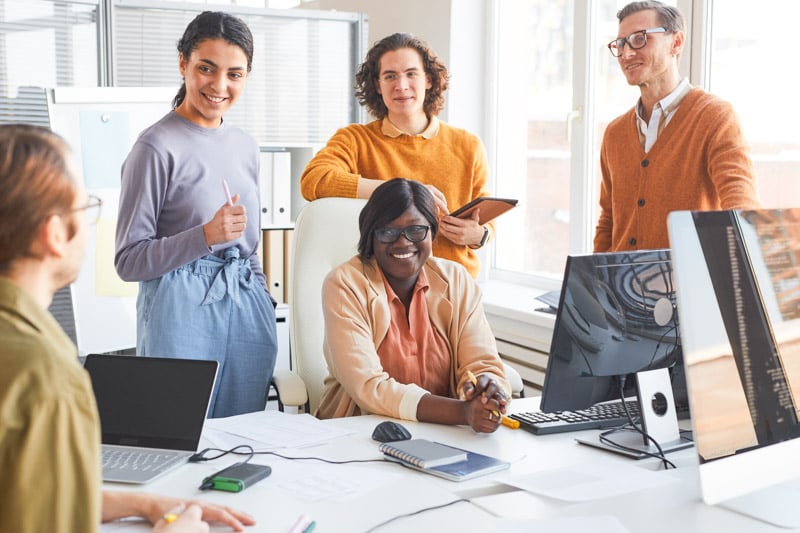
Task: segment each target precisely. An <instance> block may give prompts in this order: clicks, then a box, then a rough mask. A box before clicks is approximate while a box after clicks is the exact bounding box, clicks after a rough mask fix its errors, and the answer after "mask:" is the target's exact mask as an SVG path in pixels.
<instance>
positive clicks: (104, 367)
mask: <svg viewBox="0 0 800 533" xmlns="http://www.w3.org/2000/svg"><path fill="white" fill-rule="evenodd" d="M84 368H85V369H86V370H87V372H88V373H89V377H90V378H91V380H92V387H93V388H94V394H95V398H96V399H97V409H98V411H99V413H100V428H101V432H102V452H103V481H114V482H119V483H147V482H149V481H152V480H153V479H155V478H157V477H158V476H161V475H163V474H165V473H166V472H168V471H170V470H172V469H174V468H177V467H178V466H180V465H182V464H184V463H186V462H187V461H188V460H189V457H191V455H192V454H194V453H195V452H196V451H197V448H198V445H199V443H200V434H201V433H202V431H203V423H204V422H205V419H206V415H207V413H208V406H209V402H210V400H211V393H212V391H213V388H214V380H215V378H216V375H217V362H216V361H200V360H194V359H168V358H161V357H137V356H123V355H95V354H91V355H88V356H87V357H86V362H85V363H84Z"/></svg>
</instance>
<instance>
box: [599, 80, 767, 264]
mask: <svg viewBox="0 0 800 533" xmlns="http://www.w3.org/2000/svg"><path fill="white" fill-rule="evenodd" d="M600 167H601V170H602V173H603V181H602V186H601V189H600V208H601V212H600V218H599V220H598V223H597V231H596V233H595V238H594V250H595V252H608V251H618V250H636V249H644V250H647V249H657V248H669V235H668V233H667V215H668V214H669V213H670V212H671V211H678V210H697V211H708V210H719V209H752V208H757V207H759V201H758V191H757V189H756V177H755V173H754V170H753V164H752V161H751V160H750V157H749V147H748V146H747V143H746V142H745V139H744V136H743V134H742V131H741V127H740V126H739V120H738V118H737V116H736V113H735V111H734V110H733V108H732V107H731V105H730V104H729V103H727V102H725V101H722V100H720V99H719V98H717V97H716V96H713V95H711V94H709V93H707V92H705V91H703V90H702V89H699V88H693V89H692V90H691V91H690V92H689V94H687V95H686V97H685V98H684V100H683V102H681V104H680V106H679V107H678V109H677V111H675V115H674V116H673V117H672V120H671V121H670V122H669V124H668V125H667V127H666V128H664V130H663V131H662V132H661V133H660V134H659V136H658V139H657V140H656V143H655V144H654V145H653V147H652V148H651V149H650V151H649V152H648V153H644V150H643V149H642V145H641V143H640V141H639V136H638V133H637V131H636V112H635V110H634V109H631V110H630V111H628V112H627V113H625V114H624V115H622V116H620V117H618V118H616V119H615V120H613V121H612V122H611V123H610V124H609V125H608V127H607V128H606V131H605V134H604V135H603V144H602V147H601V149H600Z"/></svg>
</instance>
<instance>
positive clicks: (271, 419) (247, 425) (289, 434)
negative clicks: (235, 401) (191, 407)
mask: <svg viewBox="0 0 800 533" xmlns="http://www.w3.org/2000/svg"><path fill="white" fill-rule="evenodd" d="M353 433H355V432H354V431H347V430H343V429H338V428H336V427H334V426H333V425H331V424H325V423H323V422H321V421H319V420H318V419H316V418H314V417H313V416H311V415H307V414H302V415H295V414H287V413H282V412H280V411H258V412H255V413H248V414H246V415H239V416H235V417H229V418H210V419H208V420H206V425H205V428H204V430H203V437H204V439H206V440H208V441H209V442H212V443H213V444H214V445H215V446H218V447H220V448H230V447H232V446H231V445H230V444H231V443H234V444H233V446H235V445H237V444H252V445H254V447H257V448H258V449H259V450H274V449H278V448H304V447H306V446H314V445H316V444H323V443H326V442H328V441H330V440H332V439H335V438H339V437H343V436H345V435H351V434H353ZM243 439H244V440H246V441H248V442H244V441H243Z"/></svg>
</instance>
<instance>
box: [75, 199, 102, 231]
mask: <svg viewBox="0 0 800 533" xmlns="http://www.w3.org/2000/svg"><path fill="white" fill-rule="evenodd" d="M102 207H103V200H102V199H101V198H98V197H97V196H94V195H92V194H90V195H89V201H88V202H87V203H86V205H84V206H81V207H76V208H75V209H72V211H86V222H88V223H89V225H91V226H94V225H95V224H97V221H98V220H100V209H101V208H102Z"/></svg>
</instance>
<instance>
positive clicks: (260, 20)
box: [111, 0, 363, 146]
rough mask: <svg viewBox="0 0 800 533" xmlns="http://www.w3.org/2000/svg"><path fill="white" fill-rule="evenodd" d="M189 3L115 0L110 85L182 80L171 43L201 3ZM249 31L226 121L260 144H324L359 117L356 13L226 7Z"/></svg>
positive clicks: (359, 29)
mask: <svg viewBox="0 0 800 533" xmlns="http://www.w3.org/2000/svg"><path fill="white" fill-rule="evenodd" d="M204 9H217V8H215V7H212V6H208V5H196V4H195V5H193V4H191V3H184V4H177V3H172V4H168V3H165V2H160V3H158V4H153V3H149V4H147V3H142V2H126V1H122V0H118V1H117V2H115V3H114V4H113V10H112V20H113V23H112V35H111V42H112V51H113V53H112V57H113V74H112V79H113V84H114V85H116V86H123V87H146V86H174V87H175V90H176V92H177V89H178V87H179V86H180V84H181V79H180V75H179V73H178V52H177V42H178V40H179V39H180V37H181V35H182V34H183V31H184V29H185V28H186V25H187V24H188V23H189V22H190V21H191V20H192V19H193V18H194V17H195V16H196V15H197V14H198V13H199V12H201V11H202V10H204ZM220 9H223V10H224V11H226V12H228V13H231V14H234V15H236V16H238V17H240V18H241V19H242V20H244V21H245V22H246V23H247V25H248V26H249V27H250V30H251V31H252V33H253V39H254V43H255V51H254V57H253V68H252V71H251V73H250V75H249V76H248V81H247V86H246V88H245V91H244V94H243V95H242V97H241V98H240V100H239V102H238V103H237V104H236V105H234V106H233V107H232V108H231V110H230V111H229V112H228V113H227V114H226V116H225V120H226V121H230V123H232V124H235V125H237V126H239V127H241V128H243V129H244V130H246V131H247V132H248V133H250V134H251V135H253V136H254V137H255V138H256V140H257V141H258V142H259V143H261V144H265V145H276V146H291V145H307V144H314V143H324V142H326V141H327V140H328V138H329V137H330V136H331V135H332V134H333V133H334V132H335V131H336V129H338V128H340V127H342V126H344V125H347V124H350V123H352V122H358V118H359V107H358V104H357V102H356V100H355V97H354V96H353V78H354V73H355V69H356V65H357V63H358V62H359V61H360V60H361V55H362V47H363V44H362V40H363V36H362V35H363V30H362V24H361V19H360V15H357V14H353V13H336V12H330V13H328V12H321V11H319V12H315V11H310V10H284V9H256V8H242V7H237V6H224V7H223V8H220Z"/></svg>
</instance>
